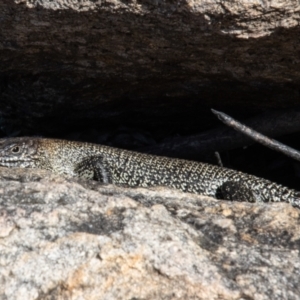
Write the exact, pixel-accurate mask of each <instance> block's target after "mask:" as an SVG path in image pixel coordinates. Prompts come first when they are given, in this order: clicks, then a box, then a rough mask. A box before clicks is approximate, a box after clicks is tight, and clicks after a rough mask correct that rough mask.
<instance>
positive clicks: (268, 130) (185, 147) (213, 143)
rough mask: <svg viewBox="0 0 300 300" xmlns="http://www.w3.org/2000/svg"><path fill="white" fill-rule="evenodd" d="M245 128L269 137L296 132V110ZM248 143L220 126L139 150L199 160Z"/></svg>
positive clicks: (299, 121)
mask: <svg viewBox="0 0 300 300" xmlns="http://www.w3.org/2000/svg"><path fill="white" fill-rule="evenodd" d="M247 125H248V126H250V127H252V128H254V129H255V130H257V131H259V132H261V133H263V134H265V135H267V136H271V137H275V136H281V135H285V134H290V133H294V132H300V110H299V109H295V108H294V109H286V110H281V111H273V112H267V113H264V114H261V115H259V116H256V117H254V118H252V119H249V120H247ZM252 143H253V140H252V139H251V138H249V137H247V136H245V135H243V134H242V133H240V132H237V131H235V130H233V129H232V128H230V127H225V126H222V127H219V128H216V129H212V130H208V131H206V132H203V133H200V134H197V135H192V136H185V137H176V138H173V139H170V140H169V141H165V142H162V143H160V144H157V145H153V146H147V147H143V148H140V149H139V150H140V151H141V152H146V153H152V154H157V155H166V156H170V157H181V158H189V159H196V160H197V159H201V160H203V158H204V157H206V155H211V154H212V153H214V152H215V151H220V152H221V151H227V150H231V149H235V148H239V147H243V146H247V145H251V144H252Z"/></svg>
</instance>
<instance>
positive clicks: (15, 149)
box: [11, 146, 20, 153]
mask: <svg viewBox="0 0 300 300" xmlns="http://www.w3.org/2000/svg"><path fill="white" fill-rule="evenodd" d="M11 151H12V152H14V153H18V152H19V151H20V147H19V146H15V147H13V148H12V149H11Z"/></svg>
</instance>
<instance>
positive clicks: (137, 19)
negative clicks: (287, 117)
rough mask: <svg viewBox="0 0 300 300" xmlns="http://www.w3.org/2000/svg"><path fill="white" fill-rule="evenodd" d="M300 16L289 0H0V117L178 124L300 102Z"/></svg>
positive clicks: (45, 125)
mask: <svg viewBox="0 0 300 300" xmlns="http://www.w3.org/2000/svg"><path fill="white" fill-rule="evenodd" d="M299 19H300V5H299V1H296V0H272V1H271V0H266V1H258V0H254V1H248V0H232V1H211V0H186V1H181V0H170V1H161V0H157V1H154V0H153V1H149V0H137V1H127V0H105V1H102V0H96V1H95V0H86V1H69V0H51V1H50V0H15V1H14V0H8V1H1V2H0V22H1V23H0V24H1V34H0V63H1V70H0V96H1V102H0V111H1V115H0V117H1V119H0V124H1V123H2V122H3V120H6V121H7V120H8V121H15V122H17V123H18V126H16V127H17V129H18V130H24V129H25V128H26V129H29V128H30V129H31V130H32V131H31V132H32V133H33V134H40V132H39V131H42V129H43V130H44V131H45V130H48V131H51V130H52V131H55V130H57V131H58V132H61V130H62V128H73V127H74V126H78V124H79V126H82V127H85V126H87V123H89V124H91V123H92V124H93V125H94V126H95V124H99V125H101V126H104V125H105V124H106V125H107V124H108V123H114V122H119V123H120V122H122V123H123V124H125V123H126V125H132V124H134V125H136V126H138V127H139V126H141V127H143V128H148V129H149V128H152V129H153V128H156V129H157V130H161V128H163V129H165V130H166V131H168V130H170V128H174V127H175V128H176V129H177V130H181V131H183V130H188V129H190V128H194V129H195V128H197V129H199V128H202V127H204V126H207V122H208V121H210V122H211V120H214V119H215V118H214V117H213V116H212V115H210V114H209V113H208V112H209V109H210V108H212V107H213V108H216V109H219V110H223V109H224V107H226V109H225V111H226V112H227V113H230V109H231V111H232V108H233V107H234V109H235V110H238V111H242V112H244V113H246V114H248V113H249V112H252V113H256V112H257V111H263V110H266V109H269V108H282V107H291V106H294V105H299V93H300V90H299V86H300V73H299V64H300V59H299V51H300V43H299V27H298V23H299ZM199 116H200V117H199ZM45 117H48V118H49V120H52V118H54V121H53V123H49V122H45V119H44V118H45ZM2 119H3V120H2ZM49 120H48V121H49ZM215 123H217V121H215ZM107 126H108V125H107ZM33 130H35V131H33Z"/></svg>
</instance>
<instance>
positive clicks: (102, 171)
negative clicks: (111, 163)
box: [74, 155, 112, 183]
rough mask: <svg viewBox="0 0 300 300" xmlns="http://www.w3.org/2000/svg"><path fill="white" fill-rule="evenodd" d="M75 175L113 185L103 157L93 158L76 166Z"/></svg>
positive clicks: (86, 159)
mask: <svg viewBox="0 0 300 300" xmlns="http://www.w3.org/2000/svg"><path fill="white" fill-rule="evenodd" d="M74 172H75V174H76V175H77V176H78V177H80V178H85V179H93V180H97V181H100V182H102V183H112V176H111V172H110V170H109V168H108V166H107V165H106V164H105V160H104V158H103V157H102V156H100V155H97V156H91V157H88V158H85V159H84V160H82V161H80V162H79V163H77V164H76V166H75V168H74Z"/></svg>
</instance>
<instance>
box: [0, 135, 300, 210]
mask: <svg viewBox="0 0 300 300" xmlns="http://www.w3.org/2000/svg"><path fill="white" fill-rule="evenodd" d="M0 166H4V167H16V168H40V169H46V170H50V171H52V172H55V173H57V174H65V175H69V176H73V177H82V178H87V179H96V180H99V181H101V182H103V183H112V184H115V185H119V186H130V187H137V186H141V187H150V186H168V187H172V188H175V189H178V190H180V191H183V192H190V193H195V194H202V195H207V196H212V197H215V198H218V199H220V198H222V199H227V200H239V201H250V202H269V201H274V202H277V201H284V202H290V203H291V204H292V205H293V206H297V207H300V193H299V192H297V191H295V190H292V189H288V188H286V187H284V186H281V185H279V184H276V183H273V182H271V181H269V180H266V179H262V178H258V177H255V176H252V175H248V174H245V173H242V172H238V171H234V170H230V169H227V168H221V167H218V166H213V165H209V164H205V163H199V162H194V161H187V160H182V159H171V158H167V157H159V156H154V155H147V154H142V153H138V152H133V151H127V150H121V149H116V148H111V147H107V146H102V145H96V144H89V143H80V142H71V141H65V140H52V139H43V138H31V137H24V138H9V139H2V140H0Z"/></svg>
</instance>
